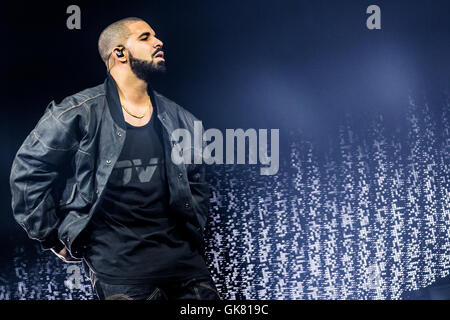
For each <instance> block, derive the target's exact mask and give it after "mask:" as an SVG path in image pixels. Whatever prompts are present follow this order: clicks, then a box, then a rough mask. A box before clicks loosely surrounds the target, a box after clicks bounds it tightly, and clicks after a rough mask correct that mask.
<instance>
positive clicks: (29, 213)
mask: <svg viewBox="0 0 450 320" xmlns="http://www.w3.org/2000/svg"><path fill="white" fill-rule="evenodd" d="M58 111H59V110H57V106H56V105H55V103H54V101H52V102H51V103H50V104H49V106H48V107H47V109H46V111H45V113H44V115H43V116H42V118H41V119H40V120H39V122H38V124H37V125H36V127H35V128H34V129H33V130H32V131H31V133H30V134H29V135H28V136H27V138H26V139H25V141H24V142H23V144H22V146H21V147H20V149H19V151H18V152H17V154H16V156H15V158H14V161H13V164H12V169H11V175H10V187H11V194H12V211H13V215H14V218H15V220H16V221H17V222H18V223H19V224H20V225H21V226H22V227H23V228H24V229H25V231H26V232H27V234H28V236H29V237H30V238H31V239H34V240H38V241H39V242H40V244H41V247H42V248H43V249H49V248H54V249H55V250H58V249H60V248H62V247H63V246H62V243H61V242H60V241H59V240H58V236H57V227H58V225H59V223H60V217H58V214H57V197H55V192H54V191H55V190H54V189H55V188H53V187H54V183H55V181H56V179H57V178H58V177H59V175H60V174H61V172H62V171H63V169H64V168H67V165H68V164H69V163H70V160H71V157H73V155H74V152H75V151H76V150H77V146H78V141H77V139H76V137H75V135H74V134H73V132H72V130H71V128H70V123H71V122H73V121H75V119H74V117H70V115H69V113H65V117H64V118H62V117H58V116H56V114H57V113H59V114H60V115H61V113H60V112H58Z"/></svg>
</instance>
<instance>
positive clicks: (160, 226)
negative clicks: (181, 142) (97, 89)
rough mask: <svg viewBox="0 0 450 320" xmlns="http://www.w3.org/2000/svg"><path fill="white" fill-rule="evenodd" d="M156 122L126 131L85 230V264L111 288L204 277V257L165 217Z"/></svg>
mask: <svg viewBox="0 0 450 320" xmlns="http://www.w3.org/2000/svg"><path fill="white" fill-rule="evenodd" d="M155 117H156V115H155V114H153V115H152V117H151V119H150V121H149V122H148V123H147V124H146V125H145V126H142V127H134V126H131V125H129V124H128V125H127V126H128V128H127V135H126V140H125V144H124V146H123V149H122V152H121V154H120V157H119V159H118V160H117V163H116V165H115V167H114V169H113V171H112V173H111V176H110V178H109V180H108V183H107V185H106V190H105V193H104V198H103V201H102V203H101V204H100V207H99V210H98V211H97V212H95V214H94V216H93V217H92V220H91V223H90V225H89V229H88V230H89V234H90V235H89V241H88V246H87V250H86V253H85V256H84V257H85V261H86V263H87V264H88V266H89V267H90V268H91V269H93V271H94V273H95V274H96V275H97V277H98V278H99V279H100V280H103V281H105V282H109V283H111V284H114V283H142V282H157V281H160V282H171V281H183V280H186V279H189V278H191V277H198V278H202V277H208V276H209V271H208V269H207V268H206V264H205V261H204V259H203V257H202V256H201V255H200V254H199V252H198V250H197V249H196V248H195V247H194V246H193V245H192V244H191V243H190V242H189V240H188V239H189V238H188V237H187V236H186V234H185V231H184V229H183V228H182V226H181V225H180V223H179V222H177V220H176V219H175V218H174V216H173V215H172V214H171V212H170V209H169V187H168V184H167V177H166V172H165V166H164V161H165V159H164V149H163V143H162V140H161V136H162V131H161V127H160V124H159V122H158V121H157V119H155ZM169 161H170V159H169Z"/></svg>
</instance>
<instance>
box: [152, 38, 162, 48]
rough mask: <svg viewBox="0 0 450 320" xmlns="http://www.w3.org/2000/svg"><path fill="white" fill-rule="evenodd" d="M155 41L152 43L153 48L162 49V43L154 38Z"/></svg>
mask: <svg viewBox="0 0 450 320" xmlns="http://www.w3.org/2000/svg"><path fill="white" fill-rule="evenodd" d="M154 39H155V42H154V43H153V46H154V47H155V48H156V47H162V46H163V45H164V43H163V42H162V41H161V40H159V39H158V38H156V37H155V38H154Z"/></svg>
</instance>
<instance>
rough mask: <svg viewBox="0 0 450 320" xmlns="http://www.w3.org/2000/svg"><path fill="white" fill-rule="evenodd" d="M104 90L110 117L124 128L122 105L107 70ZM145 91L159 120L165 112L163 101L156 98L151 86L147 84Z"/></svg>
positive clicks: (112, 79) (114, 82)
mask: <svg viewBox="0 0 450 320" xmlns="http://www.w3.org/2000/svg"><path fill="white" fill-rule="evenodd" d="M105 90H106V99H107V102H108V107H109V111H110V113H111V116H112V118H113V119H114V122H115V123H116V124H117V125H118V126H119V127H121V128H122V129H124V130H126V129H127V125H126V122H125V118H124V117H123V112H122V106H121V104H120V98H119V91H118V90H117V84H116V81H115V80H114V78H113V77H112V76H111V74H110V73H109V72H108V76H107V78H106V80H105ZM147 92H148V95H149V96H150V100H151V102H152V106H153V112H154V113H155V114H156V116H157V117H158V119H159V120H160V121H161V119H162V118H164V115H165V114H166V110H165V106H164V103H163V102H162V101H161V99H158V97H157V93H156V92H155V91H154V90H153V88H151V87H150V85H149V86H148V91H147ZM155 93H156V94H155Z"/></svg>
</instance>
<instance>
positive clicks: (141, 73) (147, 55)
mask: <svg viewBox="0 0 450 320" xmlns="http://www.w3.org/2000/svg"><path fill="white" fill-rule="evenodd" d="M128 28H129V29H130V31H131V36H130V37H129V38H128V40H127V42H126V48H128V49H129V50H128V54H129V61H130V68H131V70H132V71H133V72H134V73H135V74H136V76H137V77H138V78H140V79H143V80H148V79H149V77H151V75H153V74H155V73H162V72H165V70H166V65H165V62H166V61H165V59H164V51H162V46H163V43H162V42H161V41H160V40H159V39H158V38H156V36H155V31H153V29H152V28H151V27H150V26H149V25H148V24H147V23H146V22H144V21H138V22H133V23H130V24H129V25H128Z"/></svg>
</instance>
